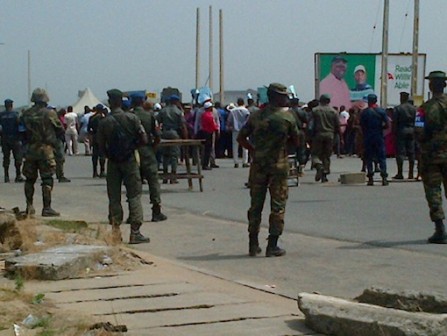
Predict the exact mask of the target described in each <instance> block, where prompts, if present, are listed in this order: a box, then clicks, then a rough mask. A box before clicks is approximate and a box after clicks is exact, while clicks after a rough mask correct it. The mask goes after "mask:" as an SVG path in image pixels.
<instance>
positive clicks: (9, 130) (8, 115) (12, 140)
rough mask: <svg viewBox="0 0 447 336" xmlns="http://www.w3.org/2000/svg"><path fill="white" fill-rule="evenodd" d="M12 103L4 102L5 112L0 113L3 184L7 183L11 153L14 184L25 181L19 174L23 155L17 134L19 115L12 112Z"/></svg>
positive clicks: (9, 100) (10, 101) (9, 101)
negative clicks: (14, 175)
mask: <svg viewBox="0 0 447 336" xmlns="http://www.w3.org/2000/svg"><path fill="white" fill-rule="evenodd" d="M13 103H14V102H13V101H12V100H11V99H6V100H5V109H6V110H5V111H3V112H2V113H0V126H1V128H2V132H1V136H2V141H1V145H2V152H3V168H4V170H5V183H8V182H9V163H10V157H11V152H12V155H13V156H14V163H15V167H16V178H15V182H23V181H25V180H24V179H23V177H22V174H21V170H20V169H21V167H22V160H23V153H22V141H21V139H20V133H19V113H18V112H17V111H14V110H13Z"/></svg>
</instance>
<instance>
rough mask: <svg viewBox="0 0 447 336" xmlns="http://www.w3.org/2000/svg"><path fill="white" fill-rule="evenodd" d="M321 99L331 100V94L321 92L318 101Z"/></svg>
mask: <svg viewBox="0 0 447 336" xmlns="http://www.w3.org/2000/svg"><path fill="white" fill-rule="evenodd" d="M321 101H331V95H330V94H328V93H323V94H322V95H321V96H320V102H321Z"/></svg>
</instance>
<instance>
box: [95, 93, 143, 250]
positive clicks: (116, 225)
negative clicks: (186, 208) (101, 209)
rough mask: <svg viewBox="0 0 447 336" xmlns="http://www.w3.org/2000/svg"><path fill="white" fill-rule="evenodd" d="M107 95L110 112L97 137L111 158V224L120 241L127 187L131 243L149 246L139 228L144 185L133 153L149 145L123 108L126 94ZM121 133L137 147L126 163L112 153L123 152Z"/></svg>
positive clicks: (109, 173)
mask: <svg viewBox="0 0 447 336" xmlns="http://www.w3.org/2000/svg"><path fill="white" fill-rule="evenodd" d="M107 96H108V97H109V104H110V109H111V113H110V115H108V116H107V117H106V118H104V119H102V120H101V121H100V123H99V128H98V134H97V137H98V145H99V150H100V151H101V152H102V153H105V154H106V156H107V158H108V160H107V178H106V180H107V195H108V198H109V224H111V225H112V231H113V233H114V235H116V237H117V238H118V239H120V238H121V231H120V225H121V223H122V222H123V207H122V205H121V185H122V184H124V186H125V188H126V196H127V202H128V206H129V223H130V237H129V244H140V243H148V242H149V238H147V237H145V236H143V235H142V234H141V233H140V227H141V224H142V223H143V207H142V205H141V192H142V186H141V177H140V169H139V167H138V163H137V159H136V157H135V153H134V150H135V149H136V148H137V146H138V145H145V144H147V134H146V132H145V131H144V128H143V126H142V125H141V121H140V119H138V117H137V116H135V115H134V114H132V113H126V112H124V111H123V110H122V109H121V105H122V99H123V93H122V92H121V91H120V90H117V89H112V90H109V91H107ZM119 130H123V132H125V134H126V136H127V137H128V138H129V139H131V141H132V144H133V147H134V148H133V150H132V151H130V154H129V155H128V157H127V158H126V159H123V161H121V160H119V161H116V160H115V159H114V158H113V157H114V154H116V153H113V151H114V150H117V151H120V150H122V149H123V148H120V147H119V146H124V143H121V144H117V143H114V142H113V140H114V139H116V135H117V134H118V133H119ZM115 146H118V147H115ZM126 150H127V148H126Z"/></svg>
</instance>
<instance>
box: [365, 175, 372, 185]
mask: <svg viewBox="0 0 447 336" xmlns="http://www.w3.org/2000/svg"><path fill="white" fill-rule="evenodd" d="M366 185H368V186H373V185H374V178H373V176H372V175H370V176H368V183H367V184H366Z"/></svg>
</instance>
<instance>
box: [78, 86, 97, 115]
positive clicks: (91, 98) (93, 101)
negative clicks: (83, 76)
mask: <svg viewBox="0 0 447 336" xmlns="http://www.w3.org/2000/svg"><path fill="white" fill-rule="evenodd" d="M78 96H79V99H78V101H77V102H76V103H75V104H74V105H73V112H76V113H77V114H79V115H80V114H84V106H86V105H87V106H88V107H90V108H93V107H94V106H96V105H98V104H100V103H101V101H100V100H99V99H98V98H96V96H95V95H94V94H93V92H92V90H90V88H86V89H85V90H84V91H79V94H78Z"/></svg>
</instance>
